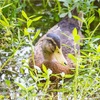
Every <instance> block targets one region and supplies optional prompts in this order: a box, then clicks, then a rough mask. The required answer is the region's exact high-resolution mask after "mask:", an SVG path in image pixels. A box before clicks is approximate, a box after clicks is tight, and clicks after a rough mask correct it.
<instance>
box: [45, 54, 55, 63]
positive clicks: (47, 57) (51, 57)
mask: <svg viewBox="0 0 100 100" xmlns="http://www.w3.org/2000/svg"><path fill="white" fill-rule="evenodd" d="M44 59H45V60H47V61H56V59H55V57H54V56H53V54H44Z"/></svg>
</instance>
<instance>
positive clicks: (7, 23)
mask: <svg viewBox="0 0 100 100" xmlns="http://www.w3.org/2000/svg"><path fill="white" fill-rule="evenodd" d="M2 18H3V20H4V21H5V23H6V26H9V22H8V21H7V18H6V17H5V16H4V15H3V14H2Z"/></svg>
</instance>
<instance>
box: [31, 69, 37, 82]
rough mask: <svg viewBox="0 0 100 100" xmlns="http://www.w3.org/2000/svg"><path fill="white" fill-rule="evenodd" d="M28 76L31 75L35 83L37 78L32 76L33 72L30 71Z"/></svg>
mask: <svg viewBox="0 0 100 100" xmlns="http://www.w3.org/2000/svg"><path fill="white" fill-rule="evenodd" d="M30 75H31V77H32V78H33V79H34V80H35V82H36V81H37V77H36V76H34V74H33V72H32V71H30Z"/></svg>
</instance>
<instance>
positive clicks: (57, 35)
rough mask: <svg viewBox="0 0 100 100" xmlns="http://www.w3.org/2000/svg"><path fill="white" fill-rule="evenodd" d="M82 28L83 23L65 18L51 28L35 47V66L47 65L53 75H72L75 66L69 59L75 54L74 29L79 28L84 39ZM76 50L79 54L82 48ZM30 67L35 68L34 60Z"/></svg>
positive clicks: (77, 47)
mask: <svg viewBox="0 0 100 100" xmlns="http://www.w3.org/2000/svg"><path fill="white" fill-rule="evenodd" d="M80 15H81V16H80ZM79 17H80V18H81V17H82V13H80V14H79ZM81 26H82V23H81V22H79V21H78V20H76V19H74V18H68V17H65V18H64V19H63V20H62V21H60V22H59V23H58V24H56V25H55V26H54V27H53V28H51V29H50V30H49V31H48V32H47V33H46V34H45V35H44V36H43V37H41V38H40V39H39V41H38V42H37V44H36V45H35V50H34V51H35V54H34V60H35V65H37V66H39V67H40V68H41V65H42V64H45V65H46V67H47V68H50V69H51V70H52V71H53V73H61V72H64V73H66V74H67V73H71V70H70V68H71V67H73V66H74V64H73V62H72V61H71V59H70V58H68V54H69V53H70V54H73V55H74V54H75V51H74V47H75V46H74V39H73V35H72V31H73V29H74V28H77V30H78V33H79V35H80V37H83V35H82V34H81V31H80V30H81ZM63 44H65V46H63ZM76 49H77V51H78V53H79V52H80V46H79V45H76ZM29 65H30V66H31V67H33V62H32V60H30V63H29Z"/></svg>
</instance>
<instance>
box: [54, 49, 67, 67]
mask: <svg viewBox="0 0 100 100" xmlns="http://www.w3.org/2000/svg"><path fill="white" fill-rule="evenodd" d="M54 56H55V58H56V60H57V61H58V62H59V63H60V64H62V65H67V61H66V59H65V57H64V55H63V53H62V49H61V48H60V49H59V48H58V47H56V51H55V52H54Z"/></svg>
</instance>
